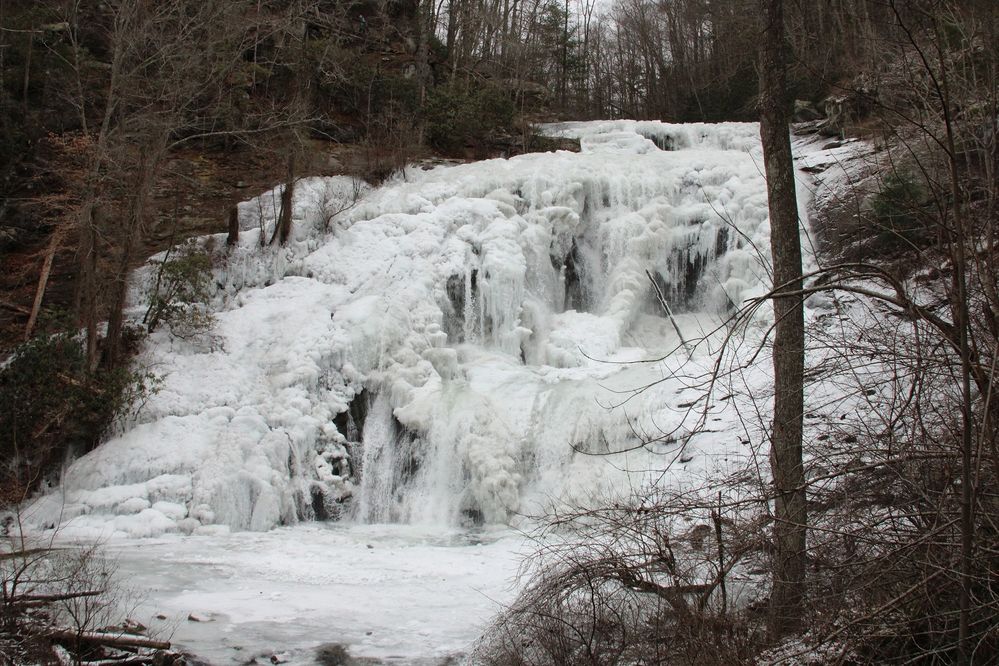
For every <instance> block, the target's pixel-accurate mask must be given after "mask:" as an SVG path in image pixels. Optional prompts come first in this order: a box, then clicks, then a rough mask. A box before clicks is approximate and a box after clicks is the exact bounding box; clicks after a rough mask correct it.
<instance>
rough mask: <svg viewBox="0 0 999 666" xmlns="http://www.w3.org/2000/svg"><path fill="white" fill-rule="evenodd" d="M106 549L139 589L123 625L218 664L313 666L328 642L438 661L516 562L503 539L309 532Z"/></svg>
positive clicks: (508, 589) (378, 529)
mask: <svg viewBox="0 0 999 666" xmlns="http://www.w3.org/2000/svg"><path fill="white" fill-rule="evenodd" d="M107 550H108V551H109V553H110V554H111V555H112V556H113V557H114V558H115V560H116V561H117V564H118V571H119V574H120V575H121V577H122V578H124V579H126V580H128V582H129V585H130V586H133V587H135V588H138V589H142V590H145V591H146V592H145V593H144V594H141V595H135V597H134V598H136V599H139V601H138V602H137V604H136V606H135V607H134V608H133V609H131V616H132V618H133V619H135V620H137V621H140V622H142V623H143V624H144V625H146V626H148V627H149V629H150V632H152V633H153V634H154V635H162V636H165V637H169V639H170V640H171V642H172V643H173V645H174V647H175V648H177V649H181V650H185V651H189V652H192V653H193V654H196V655H197V656H198V657H199V658H200V659H203V660H205V661H207V662H208V663H212V664H219V665H222V664H245V663H248V662H249V661H250V660H252V659H253V658H255V657H256V658H257V662H258V663H267V661H268V660H269V659H270V658H271V656H272V655H275V654H281V655H283V656H284V658H285V659H287V660H288V662H287V663H290V664H314V663H316V660H315V658H314V654H315V650H316V648H317V647H319V646H320V645H323V644H327V643H335V644H340V645H344V646H346V647H347V648H348V649H349V651H350V654H351V655H352V656H354V657H369V658H375V659H384V660H386V661H388V662H389V663H406V664H414V663H427V664H429V663H442V660H443V658H445V657H447V656H449V655H453V654H457V653H460V652H463V651H465V650H466V649H467V648H468V646H469V644H470V643H471V642H472V641H473V640H474V639H475V638H476V637H477V636H478V634H479V633H481V631H482V630H483V629H484V628H485V625H486V624H487V623H488V622H489V620H490V618H491V617H492V616H493V615H494V614H495V613H496V612H498V611H499V610H500V608H501V605H502V604H505V603H509V602H510V601H511V600H512V596H513V594H514V588H513V587H512V585H511V581H512V578H513V576H514V575H515V574H516V571H517V566H518V563H519V561H520V558H521V557H522V556H523V554H524V553H523V546H522V542H521V539H520V538H518V537H516V536H515V535H512V534H510V533H509V532H506V531H497V530H492V531H483V532H480V533H476V534H468V533H464V532H463V533H457V532H449V531H447V530H433V531H427V530H423V529H419V528H412V527H409V526H352V527H350V528H349V529H348V528H346V527H345V526H343V525H336V524H331V525H328V526H326V525H321V524H315V523H314V524H311V525H299V526H296V527H294V528H280V529H277V530H273V531H270V532H265V533H253V532H243V533H239V534H230V535H225V536H221V537H220V536H214V537H213V536H193V537H183V538H181V537H176V536H173V537H171V536H168V537H162V538H159V539H146V540H143V541H134V540H131V541H130V540H122V541H116V542H113V543H111V544H109V545H108V547H107ZM191 618H195V619H191ZM423 660H426V661H423Z"/></svg>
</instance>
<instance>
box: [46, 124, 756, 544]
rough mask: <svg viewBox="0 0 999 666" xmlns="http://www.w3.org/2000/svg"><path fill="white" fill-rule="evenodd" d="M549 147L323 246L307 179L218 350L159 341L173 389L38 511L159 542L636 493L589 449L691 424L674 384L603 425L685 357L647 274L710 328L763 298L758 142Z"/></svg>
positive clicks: (427, 518)
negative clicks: (615, 491) (164, 537)
mask: <svg viewBox="0 0 999 666" xmlns="http://www.w3.org/2000/svg"><path fill="white" fill-rule="evenodd" d="M546 131H548V132H550V133H560V134H563V135H571V136H577V137H579V138H580V140H581V146H582V151H581V152H580V153H578V154H574V153H568V152H558V153H547V154H531V155H523V156H520V157H516V158H512V159H509V160H489V161H485V162H479V163H474V164H468V165H461V166H453V167H438V168H435V169H432V170H429V171H410V172H408V173H407V174H406V179H405V180H397V181H395V182H392V183H390V184H388V185H385V186H383V187H381V188H379V189H377V190H374V191H371V192H370V193H368V194H366V195H365V196H364V197H363V198H362V199H361V200H360V201H359V202H358V203H357V205H356V206H355V207H353V208H352V209H351V210H349V212H347V213H344V214H343V215H341V216H340V218H338V219H337V221H336V224H335V225H334V229H333V231H332V233H326V232H325V231H324V230H322V229H321V226H322V225H314V226H311V227H310V226H309V222H308V221H309V220H310V219H312V218H315V217H317V215H316V214H315V212H314V209H316V208H317V206H319V205H320V204H321V203H322V201H321V200H322V199H323V192H324V191H326V192H328V191H329V185H328V183H324V181H322V180H321V179H316V180H315V181H307V182H306V184H305V185H303V186H302V187H300V188H296V197H297V198H296V211H297V212H296V215H297V217H296V220H297V223H296V224H297V226H296V234H297V235H296V237H295V239H294V242H292V243H291V244H290V245H289V247H288V248H285V249H282V250H276V249H264V250H261V249H259V247H258V246H257V245H256V238H257V236H254V235H253V233H251V232H247V233H246V234H244V235H243V236H242V237H241V238H242V240H241V243H243V245H242V246H240V247H239V248H237V249H236V250H234V251H232V252H231V253H230V255H229V259H228V262H229V263H228V264H227V266H228V268H226V269H223V272H221V273H220V275H219V276H218V282H219V283H220V284H222V285H224V288H223V291H222V292H221V293H220V296H219V307H218V311H217V313H216V326H215V329H214V330H213V332H212V336H213V337H212V338H211V341H210V344H209V343H204V342H202V343H198V342H191V341H184V340H178V339H173V338H171V337H170V336H169V335H168V334H167V333H166V332H158V333H157V335H156V336H154V337H153V339H152V340H151V342H150V345H149V348H148V350H147V352H146V354H145V360H146V361H147V362H148V363H150V364H154V365H155V366H156V367H157V368H160V369H161V370H162V377H163V380H162V384H163V386H162V389H161V390H160V392H159V393H158V394H156V395H154V396H152V398H151V399H150V400H149V402H148V404H147V405H146V406H145V407H144V409H143V411H142V412H141V413H140V416H139V420H138V423H137V424H135V425H133V426H132V427H131V428H130V429H129V430H127V431H126V432H125V433H124V434H123V435H121V436H120V437H117V438H115V439H113V440H111V441H110V442H108V443H106V444H104V445H103V446H102V447H101V448H99V449H98V450H96V451H95V452H93V453H91V454H89V455H87V456H85V457H84V458H82V459H80V460H79V461H77V462H76V463H74V465H73V466H72V467H71V468H70V470H69V472H68V473H67V475H66V477H65V480H64V483H63V487H62V490H63V492H64V494H63V495H60V496H59V498H58V502H56V501H54V500H53V501H50V502H49V504H50V505H51V510H50V511H49V513H48V514H46V513H45V511H41V514H42V515H49V516H51V515H55V514H56V513H58V514H59V515H62V516H68V517H70V518H74V519H75V522H76V524H77V525H79V526H84V527H94V526H106V525H112V526H113V528H114V529H117V530H121V531H126V532H128V531H137V530H138V528H137V527H135V526H136V525H138V524H139V523H142V524H143V525H147V526H148V525H149V524H152V523H150V521H154V522H155V527H154V528H151V529H147V528H145V527H143V528H142V529H143V530H144V531H142V533H153V534H155V533H159V532H162V531H166V530H171V529H181V530H185V531H192V530H193V531H197V530H206V529H210V528H211V525H212V524H213V523H220V522H224V523H226V524H228V525H230V526H232V527H235V528H248V527H249V528H254V529H264V528H267V527H270V526H273V525H276V524H281V523H287V522H290V521H294V520H296V519H308V518H314V517H319V518H322V517H325V516H333V515H335V514H336V513H337V512H336V511H333V510H330V504H331V503H333V504H339V505H341V506H342V507H343V508H344V509H345V510H346V511H345V512H342V513H344V515H347V516H350V517H351V518H352V519H354V520H358V521H363V522H386V521H390V522H418V523H440V524H450V525H455V524H461V523H467V522H479V521H484V522H504V521H508V520H510V519H511V518H512V517H513V516H515V515H517V514H519V513H525V512H527V513H529V512H530V511H532V510H533V509H534V508H536V507H537V506H538V503H540V502H543V501H546V500H547V499H549V498H552V497H557V496H562V495H564V494H566V493H569V494H572V493H576V492H578V493H586V492H591V491H593V490H595V489H597V488H602V487H603V486H605V485H608V486H613V485H615V484H618V485H620V484H621V483H625V484H626V483H628V481H626V480H625V481H622V478H624V477H622V476H621V473H619V472H618V471H616V469H614V468H620V467H625V466H627V465H626V464H625V462H623V461H624V460H625V459H626V458H627V457H622V458H621V459H620V460H619V462H615V463H614V464H613V465H610V466H609V465H607V464H606V463H605V462H604V459H602V458H596V457H589V456H586V455H582V454H581V453H580V451H589V452H595V453H603V452H608V451H619V450H625V449H631V448H633V447H634V446H635V444H636V443H638V442H639V441H640V440H641V439H643V438H655V437H658V436H661V435H662V434H663V433H673V432H675V431H682V429H683V428H685V427H688V424H687V423H686V421H685V420H686V419H688V418H689V411H690V410H689V409H686V408H684V407H683V405H685V404H686V403H685V400H687V399H688V398H687V397H684V396H683V392H684V390H685V389H684V387H683V386H681V385H679V384H677V383H673V384H670V383H668V382H666V383H663V384H661V385H656V386H654V387H652V388H650V389H649V390H647V391H644V392H642V393H641V394H640V395H638V396H635V397H634V398H633V399H632V400H630V401H628V402H627V404H625V405H624V406H622V407H620V408H617V409H609V408H607V405H608V404H611V403H615V402H620V400H617V399H615V398H613V396H614V395H619V394H616V393H614V392H615V391H620V392H626V391H628V390H630V389H634V388H636V387H639V386H643V385H645V384H647V383H650V382H651V381H652V380H654V379H656V378H662V377H664V376H667V375H668V374H669V369H668V368H666V369H664V368H663V367H662V364H659V365H636V364H633V363H632V362H634V361H636V360H638V359H641V358H648V357H650V356H654V355H656V354H661V353H664V352H669V351H670V350H672V349H674V348H675V347H676V344H677V340H676V337H675V333H674V332H673V329H672V326H671V325H670V324H669V323H668V322H667V321H666V320H665V319H664V318H663V316H662V313H661V311H660V308H659V306H658V305H657V303H656V301H655V300H654V298H653V293H654V290H653V287H652V285H651V284H650V283H649V279H648V277H647V273H646V272H647V271H648V272H649V273H651V274H652V275H653V277H654V279H655V280H656V282H657V283H658V285H659V287H660V288H661V290H662V291H663V293H664V294H665V295H666V297H667V299H668V300H669V301H670V305H671V307H672V309H673V310H674V312H676V313H678V318H679V320H680V323H681V325H683V326H689V327H695V328H696V327H701V326H704V325H705V318H708V319H710V318H712V317H713V318H715V321H716V319H717V317H718V316H719V315H722V314H724V313H725V312H726V311H728V310H730V309H731V308H732V306H733V305H734V304H738V303H740V302H741V301H742V300H743V299H745V298H747V297H749V296H752V295H754V294H758V293H760V292H761V291H762V290H764V289H765V283H766V277H765V276H766V269H765V267H764V264H765V262H766V257H765V256H763V255H761V253H760V252H759V251H758V248H766V247H768V242H767V241H768V234H769V226H768V222H767V210H766V194H765V187H764V181H763V177H762V175H761V173H760V164H761V162H760V152H759V140H758V130H757V127H756V125H754V124H735V123H733V124H723V125H664V124H661V123H651V122H641V123H639V122H633V121H615V122H606V123H568V124H563V125H558V126H550V127H548V128H546ZM322 188H326V189H325V190H323V189H322ZM337 191H338V192H340V191H342V193H343V195H344V196H347V193H348V192H349V188H346V187H340V188H339V189H338V190H337ZM268 196H273V195H272V194H271V195H268ZM264 208H265V206H261V205H256V206H254V205H248V206H244V207H243V208H242V209H241V210H242V214H243V215H244V216H247V219H245V220H244V221H243V223H244V226H246V227H247V228H254V229H257V228H258V229H259V233H266V231H267V225H268V224H272V221H270V220H269V218H268V219H264V220H260V219H259V214H257V213H254V212H253V211H254V210H257V211H260V210H263V209H264ZM344 208H347V206H344ZM254 215H257V217H254ZM319 217H321V216H319ZM268 253H271V254H275V257H277V255H280V258H279V259H278V258H268V257H270V254H268ZM262 255H263V256H264V259H258V260H257V261H258V263H257V264H254V261H255V259H254V257H260V256H262ZM254 266H257V268H254ZM260 266H263V267H264V268H260ZM254 270H256V271H258V272H257V273H254ZM225 271H228V272H225ZM233 271H237V272H238V274H239V279H238V281H237V280H234V279H233V277H232V273H233ZM267 271H271V272H269V273H268V272H267ZM237 282H238V284H237ZM251 285H257V286H251ZM700 360H702V359H697V358H695V359H694V362H695V363H697V362H699V361H700ZM671 362H672V361H670V360H669V359H667V361H665V362H664V363H666V364H667V365H668V364H669V363H671ZM358 396H364V397H363V400H362V398H359V397H358ZM369 396H370V397H369ZM357 400H361V401H362V402H363V404H365V405H370V409H368V410H367V413H366V414H363V413H361V412H362V411H363V410H360V408H359V407H358V408H357V409H358V410H360V411H358V413H356V414H354V413H353V412H354V411H357V410H354V408H352V407H351V405H352V404H353V405H355V406H356V405H360V404H361V403H360V402H356V401H357ZM662 439H663V440H664V441H666V442H668V441H671V440H670V439H669V437H665V436H664V437H662ZM629 455H630V456H631V458H630V459H628V460H630V461H631V462H634V463H635V465H636V466H639V467H640V466H641V465H643V464H644V463H643V462H642V460H641V459H639V458H640V456H641V455H643V454H642V453H641V452H636V453H633V454H629ZM615 460H618V459H615ZM317 498H318V499H317ZM157 504H159V506H160V509H162V510H160V509H157V508H156V507H157ZM178 507H179V508H178ZM295 507H298V509H296V508H295ZM310 507H311V508H310ZM39 508H40V510H41V509H44V508H45V507H44V503H40V504H39ZM150 512H152V513H150ZM143 516H144V518H142V517H143ZM140 518H141V519H140ZM51 520H54V519H52V518H45V519H43V522H45V521H51ZM211 529H214V528H211Z"/></svg>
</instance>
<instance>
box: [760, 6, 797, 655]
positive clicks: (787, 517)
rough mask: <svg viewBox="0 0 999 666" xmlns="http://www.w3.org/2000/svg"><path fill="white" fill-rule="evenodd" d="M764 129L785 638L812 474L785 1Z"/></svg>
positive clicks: (768, 33) (766, 20)
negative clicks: (806, 444) (806, 443)
mask: <svg viewBox="0 0 999 666" xmlns="http://www.w3.org/2000/svg"><path fill="white" fill-rule="evenodd" d="M760 12H761V16H762V17H763V39H762V44H761V48H760V135H761V137H762V139H763V159H764V163H765V166H766V175H767V194H768V197H769V201H770V247H771V252H772V254H773V268H774V270H773V280H774V289H775V292H776V293H775V295H774V299H773V306H774V322H775V334H774V420H773V431H772V433H771V438H770V469H771V472H772V474H773V483H774V488H775V491H776V498H775V499H774V530H773V540H774V544H773V547H774V555H773V564H772V567H773V589H772V591H771V597H770V625H771V630H772V631H773V633H774V634H776V635H778V636H781V635H785V634H788V633H791V632H793V631H795V630H797V629H798V628H799V627H800V626H801V622H802V619H803V618H802V610H803V605H804V604H803V602H804V582H805V565H806V558H807V551H806V549H805V536H806V528H807V522H808V521H807V514H806V508H805V475H804V468H803V465H802V452H801V436H802V419H803V413H804V363H805V320H804V306H803V304H802V299H801V295H800V293H801V289H802V275H801V241H800V239H799V228H798V204H797V198H796V196H795V185H794V163H793V162H792V157H791V139H790V113H789V110H790V100H789V99H788V97H787V84H786V55H785V53H784V7H783V1H782V0H762V1H761V3H760Z"/></svg>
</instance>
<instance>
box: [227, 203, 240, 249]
mask: <svg viewBox="0 0 999 666" xmlns="http://www.w3.org/2000/svg"><path fill="white" fill-rule="evenodd" d="M225 244H226V245H227V246H229V247H235V246H236V245H238V244H239V207H237V206H236V205H235V204H233V206H232V207H231V208H230V209H229V234H228V235H227V236H226V239H225Z"/></svg>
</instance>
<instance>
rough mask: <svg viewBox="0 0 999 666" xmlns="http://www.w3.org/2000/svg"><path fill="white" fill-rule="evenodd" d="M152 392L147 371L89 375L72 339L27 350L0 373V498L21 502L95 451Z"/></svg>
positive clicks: (45, 341)
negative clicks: (69, 461)
mask: <svg viewBox="0 0 999 666" xmlns="http://www.w3.org/2000/svg"><path fill="white" fill-rule="evenodd" d="M151 388H152V378H151V377H150V376H149V375H148V374H144V373H142V372H136V371H131V370H128V369H118V370H111V371H108V370H95V371H91V370H89V369H88V368H87V362H86V354H85V352H84V350H83V348H82V345H81V343H80V340H79V339H78V338H77V337H75V336H72V335H69V334H60V335H54V336H51V337H39V338H35V339H33V340H31V341H29V342H26V343H24V344H23V345H21V346H20V347H19V348H18V349H16V350H15V352H14V355H13V357H12V359H11V360H10V361H9V362H8V364H7V365H6V366H5V367H3V369H2V370H0V404H3V405H4V409H3V410H0V460H3V461H5V464H4V466H3V468H2V469H0V477H2V478H0V484H2V488H3V494H4V497H3V498H0V499H2V500H5V501H6V502H15V501H18V500H20V499H23V498H24V496H25V495H26V494H27V493H28V492H30V491H31V490H32V489H33V488H34V487H35V486H37V484H38V483H39V482H40V481H41V480H42V478H43V477H44V476H45V475H46V474H48V473H50V472H52V471H53V470H55V469H56V468H57V467H58V466H59V464H60V463H61V462H62V461H63V460H64V459H65V457H66V455H67V454H68V453H70V452H73V451H87V450H89V449H91V448H93V447H94V446H95V445H96V444H97V443H98V441H99V439H100V437H101V435H102V434H103V433H104V431H105V430H106V429H107V427H108V426H109V425H110V424H111V423H112V422H113V420H114V418H115V417H116V416H118V415H121V414H123V413H125V412H126V411H127V410H128V408H129V407H130V406H132V405H134V404H136V403H137V401H139V400H140V399H141V398H142V397H143V396H144V395H145V394H146V393H147V392H148V391H149V390H150V389H151Z"/></svg>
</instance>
